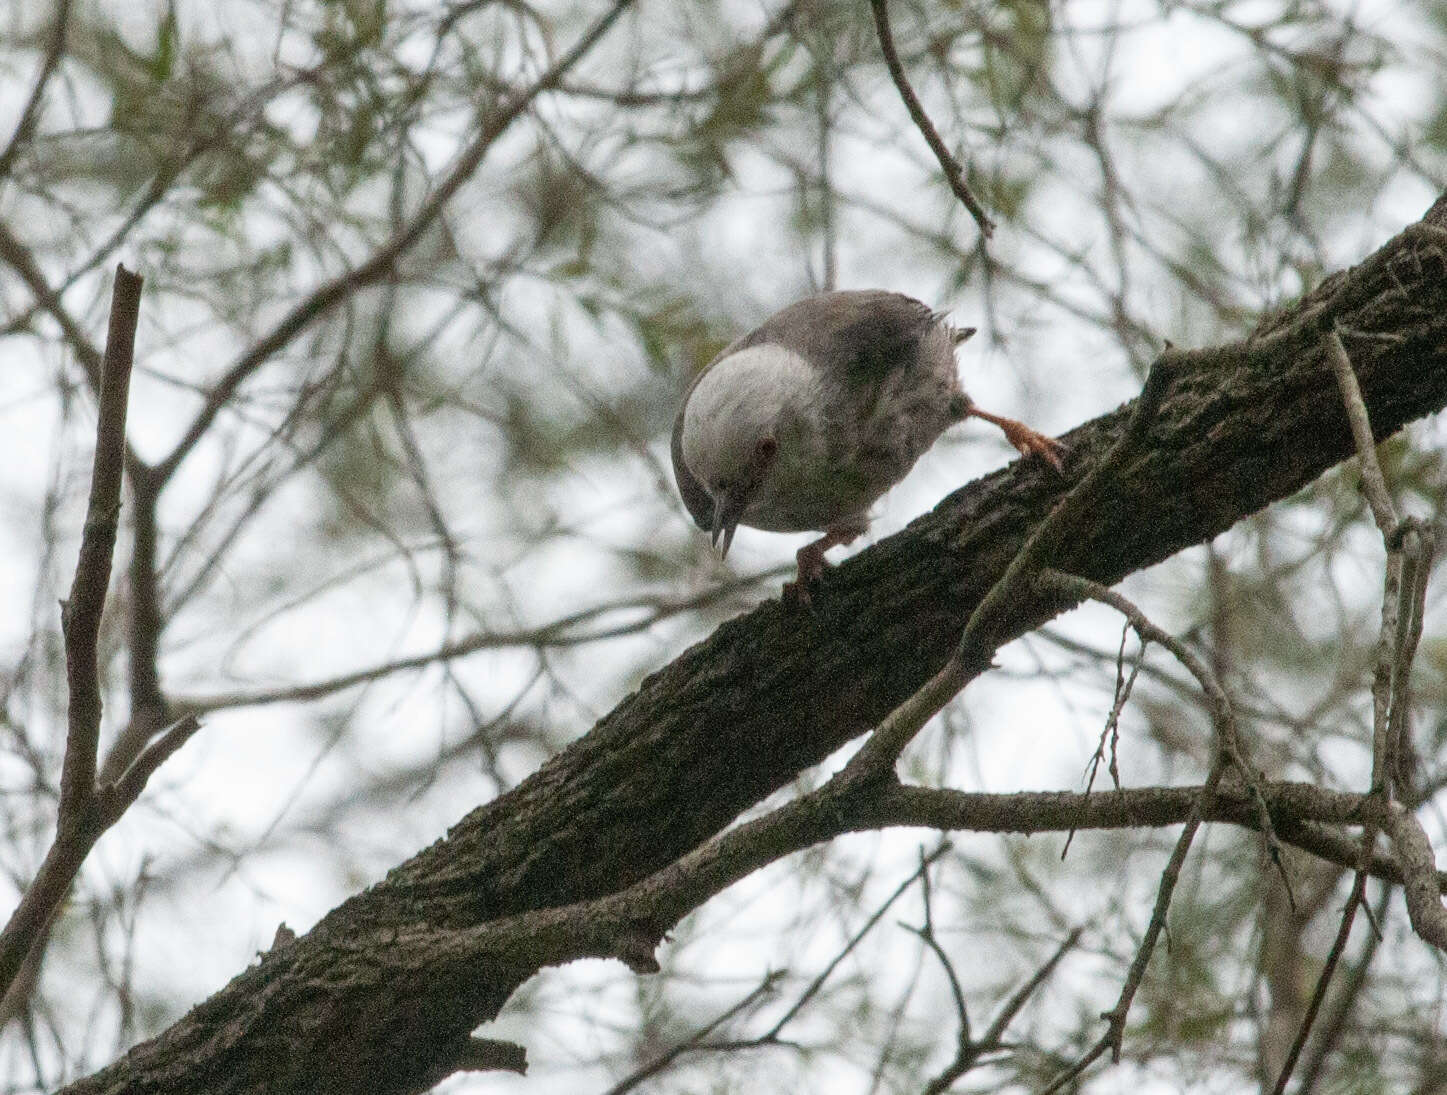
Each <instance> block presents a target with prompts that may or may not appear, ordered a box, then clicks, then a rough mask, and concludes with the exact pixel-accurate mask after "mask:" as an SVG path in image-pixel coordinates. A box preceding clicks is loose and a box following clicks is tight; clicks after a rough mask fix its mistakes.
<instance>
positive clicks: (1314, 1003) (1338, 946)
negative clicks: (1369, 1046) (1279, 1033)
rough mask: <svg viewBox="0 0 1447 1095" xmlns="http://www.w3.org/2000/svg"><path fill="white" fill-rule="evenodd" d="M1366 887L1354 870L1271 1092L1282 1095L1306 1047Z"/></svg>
mask: <svg viewBox="0 0 1447 1095" xmlns="http://www.w3.org/2000/svg"><path fill="white" fill-rule="evenodd" d="M1366 889H1367V875H1366V872H1365V871H1357V874H1356V879H1355V880H1354V881H1353V883H1352V892H1351V895H1350V896H1349V897H1348V898H1347V904H1346V908H1345V909H1344V910H1342V918H1341V923H1340V924H1339V925H1337V931H1336V938H1335V939H1334V940H1332V944H1331V950H1330V951H1328V952H1327V956H1326V962H1325V964H1324V965H1323V966H1322V970H1321V974H1320V976H1318V977H1317V979H1316V988H1315V989H1313V990H1312V994H1311V1000H1310V1001H1308V1002H1307V1005H1306V1014H1305V1015H1304V1016H1303V1017H1302V1020H1301V1027H1300V1029H1298V1030H1297V1032H1296V1038H1295V1039H1293V1040H1292V1043H1291V1049H1290V1050H1288V1051H1287V1054H1286V1061H1285V1062H1284V1063H1283V1064H1282V1066H1281V1075H1279V1076H1278V1077H1277V1078H1276V1086H1275V1087H1274V1088H1273V1089H1272V1095H1283V1093H1284V1092H1285V1091H1286V1084H1287V1081H1288V1080H1290V1079H1291V1074H1292V1072H1294V1071H1295V1069H1296V1062H1297V1061H1298V1060H1299V1059H1300V1057H1301V1051H1302V1050H1303V1049H1305V1048H1306V1039H1307V1038H1308V1037H1309V1036H1310V1034H1311V1028H1312V1027H1313V1026H1315V1025H1316V1016H1317V1013H1318V1012H1319V1011H1320V1010H1321V1004H1322V1001H1323V1000H1325V999H1326V990H1327V986H1329V985H1330V984H1331V979H1332V975H1333V974H1335V973H1336V967H1337V963H1338V962H1340V961H1341V956H1342V955H1343V954H1345V953H1346V947H1347V939H1348V938H1349V937H1350V936H1351V931H1352V923H1353V922H1354V921H1355V920H1356V912H1357V906H1358V905H1361V906H1362V907H1363V908H1365V902H1364V900H1363V899H1364V897H1365V895H1366Z"/></svg>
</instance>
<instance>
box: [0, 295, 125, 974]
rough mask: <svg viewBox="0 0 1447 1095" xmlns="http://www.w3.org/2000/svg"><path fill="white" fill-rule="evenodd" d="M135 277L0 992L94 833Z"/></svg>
mask: <svg viewBox="0 0 1447 1095" xmlns="http://www.w3.org/2000/svg"><path fill="white" fill-rule="evenodd" d="M140 300H141V278H140V277H139V276H137V275H135V274H132V273H131V272H130V271H129V270H127V269H126V268H125V267H124V266H117V267H116V280H115V286H114V289H113V291H112V296H111V314H110V330H109V333H108V335H107V340H106V351H105V357H104V362H103V368H102V372H101V380H100V409H99V412H98V415H97V422H96V444H95V458H94V462H93V470H92V473H91V489H90V500H89V503H88V505H87V508H86V516H85V530H84V532H83V533H82V536H81V544H80V557H79V559H78V560H77V562H76V567H75V579H74V581H73V582H72V584H71V590H70V597H69V598H68V599H67V600H66V602H65V603H64V605H63V607H62V610H61V626H62V629H63V630H64V632H65V665H66V677H67V680H68V682H69V687H70V706H69V715H68V725H67V730H66V741H65V759H64V760H63V761H62V766H61V775H60V802H59V805H58V807H57V814H56V833H55V840H54V842H53V843H52V844H51V846H50V849H49V850H48V851H47V852H46V855H45V859H44V860H43V861H42V862H41V864H40V869H39V870H38V871H37V872H36V875H35V878H34V879H33V880H32V882H31V884H30V886H29V887H28V888H27V889H26V891H25V893H24V894H23V895H22V896H21V898H20V903H19V904H18V905H17V906H16V908H15V911H14V912H13V913H12V914H11V916H10V919H9V921H8V922H7V923H6V925H5V928H4V931H3V932H0V996H3V995H4V993H5V992H6V991H7V990H8V989H9V987H10V985H11V984H12V982H13V981H14V980H15V977H16V975H17V974H18V973H19V971H20V969H21V966H22V964H23V963H24V961H25V958H26V956H27V955H28V954H29V953H30V951H31V949H32V948H33V947H34V946H35V944H36V941H37V940H38V939H40V938H41V937H42V936H43V935H44V934H45V931H46V926H47V925H48V924H49V923H50V920H51V917H52V916H54V915H55V910H56V909H58V908H59V907H60V905H61V903H62V902H63V901H64V900H65V898H66V895H67V894H68V893H69V892H70V887H71V884H72V883H73V882H74V881H75V876H76V874H77V873H78V872H79V871H80V867H81V864H82V863H84V861H85V857H86V855H87V854H88V853H89V852H90V849H91V848H92V847H93V846H94V844H95V842H96V840H97V839H98V838H99V837H100V834H101V833H102V832H104V830H105V825H104V823H103V821H102V816H101V811H100V810H99V809H98V808H97V807H98V802H97V797H96V790H95V766H96V749H97V743H98V742H99V739H100V722H101V695H100V669H99V655H98V646H99V642H100V624H101V614H102V612H103V610H104V608H105V599H106V592H107V590H108V588H109V586H110V573H111V556H112V553H113V552H114V549H115V542H116V529H117V526H118V524H119V520H120V504H121V502H120V498H121V478H122V468H123V467H124V464H125V451H126V403H127V397H128V394H129V391H130V379H131V364H132V361H133V359H134V355H135V338H136V325H137V322H138V320H139V317H140Z"/></svg>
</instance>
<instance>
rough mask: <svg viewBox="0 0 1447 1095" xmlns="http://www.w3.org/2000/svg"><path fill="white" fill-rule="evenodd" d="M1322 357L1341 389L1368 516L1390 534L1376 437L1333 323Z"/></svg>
mask: <svg viewBox="0 0 1447 1095" xmlns="http://www.w3.org/2000/svg"><path fill="white" fill-rule="evenodd" d="M1323 342H1324V345H1325V347H1326V360H1327V363H1328V364H1330V365H1331V371H1332V373H1333V374H1334V375H1335V376H1336V382H1337V386H1338V387H1339V388H1340V389H1341V393H1342V402H1343V403H1345V404H1346V411H1347V421H1348V422H1350V423H1351V428H1352V440H1353V441H1354V442H1356V446H1357V456H1358V458H1359V459H1360V461H1361V466H1362V491H1363V492H1364V493H1365V494H1366V496H1367V504H1368V505H1370V506H1371V507H1372V518H1373V520H1375V521H1376V523H1377V528H1378V529H1380V530H1381V533H1382V535H1383V536H1389V535H1391V532H1392V530H1393V529H1395V528H1396V527H1397V513H1396V509H1395V508H1394V507H1393V506H1392V495H1391V492H1390V491H1388V490H1387V481H1386V478H1385V477H1384V476H1383V475H1382V466H1381V464H1379V463H1378V462H1377V440H1376V437H1375V436H1374V435H1373V434H1372V424H1371V421H1370V420H1369V419H1368V417H1367V405H1366V402H1365V401H1364V400H1363V399H1362V390H1361V388H1360V387H1359V386H1358V384H1357V376H1356V373H1355V372H1354V371H1353V370H1352V362H1351V358H1350V357H1348V356H1347V351H1346V346H1345V345H1343V343H1342V340H1341V334H1340V333H1339V332H1338V331H1337V329H1336V328H1335V327H1333V328H1332V329H1331V330H1329V331H1328V332H1327V333H1326V336H1325V338H1324V340H1323Z"/></svg>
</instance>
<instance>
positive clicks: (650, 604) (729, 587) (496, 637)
mask: <svg viewBox="0 0 1447 1095" xmlns="http://www.w3.org/2000/svg"><path fill="white" fill-rule="evenodd" d="M782 573H784V570H783V569H782V568H778V567H775V568H771V569H769V570H767V571H763V572H761V573H758V574H753V575H747V576H743V577H739V578H731V579H729V580H727V581H723V582H719V583H717V584H715V585H710V586H709V587H708V588H707V589H703V590H700V591H699V592H698V593H696V594H693V595H691V596H688V597H679V598H663V597H646V596H645V597H636V598H629V599H627V600H623V601H616V602H612V603H609V604H604V605H595V606H593V607H591V608H585V609H582V610H580V611H578V612H571V613H569V614H568V615H566V616H561V617H558V618H557V619H554V620H550V621H548V622H547V623H544V624H539V625H537V626H536V627H524V628H520V629H518V630H516V631H479V632H476V633H474V634H472V635H464V636H462V637H461V638H458V639H454V640H452V641H450V642H446V643H442V644H441V645H440V646H438V647H437V648H436V649H435V650H430V651H426V652H425V653H422V654H412V655H408V656H406V657H402V658H392V659H389V660H388V661H384V662H378V663H377V664H375V665H371V666H366V667H364V668H362V669H355V670H353V671H351V672H350V673H339V674H337V675H336V676H334V677H324V678H322V679H321V680H316V681H306V682H303V683H300V684H286V685H278V686H276V687H274V688H255V689H238V690H236V691H234V692H215V693H211V694H209V695H207V694H200V695H193V696H176V697H174V698H173V699H172V700H171V702H170V707H171V709H172V710H174V711H177V712H188V713H191V714H197V715H205V714H209V713H211V712H213V711H221V710H227V709H232V708H237V707H259V706H265V705H267V704H273V703H296V702H302V701H305V700H314V699H321V698H322V697H325V696H329V695H331V694H333V693H335V692H341V691H345V690H346V689H348V688H355V687H357V686H359V685H363V684H370V683H372V682H373V681H378V680H382V679H383V678H385V677H389V676H391V675H393V674H395V673H405V672H407V671H409V670H414V669H425V668H427V667H428V666H431V665H434V664H437V663H444V662H449V661H453V660H455V659H458V658H464V657H467V656H468V655H470V654H475V653H477V652H479V651H482V650H499V649H507V648H518V647H533V648H542V647H571V646H582V645H585V644H587V643H593V642H599V641H601V640H604V639H613V638H617V637H619V636H621V635H633V634H637V633H638V632H640V631H644V630H646V629H648V628H649V627H652V626H653V625H654V624H656V623H658V622H659V621H661V620H665V619H668V618H669V617H671V616H676V615H680V614H682V613H685V612H692V611H694V610H696V609H699V608H707V607H708V606H710V605H713V604H717V603H718V602H720V601H724V600H727V599H728V598H729V597H731V596H733V595H734V594H736V593H738V592H739V591H740V590H745V589H750V588H753V587H755V586H757V585H758V584H759V583H760V582H761V581H764V580H766V579H769V578H775V577H778V576H779V575H780V574H782ZM635 611H638V612H639V615H638V616H637V617H636V618H631V619H624V620H620V621H618V622H617V623H611V624H607V625H605V626H595V627H593V628H591V629H589V630H582V629H581V627H582V625H583V624H587V623H590V622H593V621H596V620H599V619H601V618H606V617H607V616H609V615H611V614H614V613H625V612H635Z"/></svg>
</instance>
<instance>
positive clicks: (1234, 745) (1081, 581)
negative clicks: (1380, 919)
mask: <svg viewBox="0 0 1447 1095" xmlns="http://www.w3.org/2000/svg"><path fill="white" fill-rule="evenodd" d="M1038 584H1039V585H1040V587H1041V588H1042V589H1046V590H1049V591H1051V592H1054V593H1057V594H1059V595H1061V596H1064V597H1069V598H1071V599H1072V600H1092V601H1099V602H1100V603H1101V604H1105V605H1109V606H1110V607H1111V608H1113V609H1115V610H1116V611H1117V612H1119V613H1120V614H1121V615H1122V616H1124V617H1125V618H1126V619H1128V620H1129V621H1130V625H1131V627H1133V628H1135V631H1136V634H1137V635H1139V636H1140V638H1141V641H1142V642H1143V643H1144V642H1148V641H1149V642H1155V643H1159V644H1160V645H1161V646H1163V647H1164V648H1165V649H1166V650H1168V651H1170V653H1171V655H1172V656H1173V657H1174V658H1175V659H1176V661H1178V662H1180V663H1181V665H1182V666H1184V667H1185V669H1186V671H1187V672H1188V673H1190V674H1191V676H1193V677H1195V678H1196V682H1197V683H1198V684H1199V685H1200V686H1201V691H1202V692H1203V693H1205V696H1206V699H1207V701H1208V703H1209V711H1210V715H1211V722H1212V725H1213V726H1214V727H1215V729H1216V734H1217V738H1218V741H1217V747H1218V748H1219V749H1220V750H1221V751H1222V753H1224V755H1225V757H1226V759H1227V760H1228V761H1230V763H1231V764H1232V765H1233V766H1234V767H1235V769H1236V770H1237V771H1238V772H1239V773H1240V774H1241V778H1242V779H1243V780H1245V781H1246V786H1247V787H1248V788H1249V789H1250V791H1251V797H1252V801H1253V802H1254V803H1255V805H1256V820H1257V828H1258V829H1259V831H1260V832H1261V836H1262V840H1263V841H1264V843H1265V844H1266V851H1267V854H1268V855H1270V857H1271V859H1272V862H1273V863H1275V865H1276V869H1277V871H1278V872H1279V873H1280V875H1281V880H1282V883H1283V885H1285V886H1286V893H1287V899H1288V901H1289V902H1290V904H1291V905H1292V907H1293V908H1294V907H1295V905H1296V899H1295V896H1294V895H1293V894H1292V892H1291V879H1290V878H1289V877H1288V876H1287V873H1286V863H1285V861H1284V860H1283V859H1282V858H1281V843H1280V841H1279V840H1278V839H1277V836H1276V828H1275V825H1274V824H1273V823H1272V820H1271V811H1270V810H1269V809H1268V808H1267V805H1266V797H1265V795H1264V793H1263V791H1262V782H1261V776H1260V773H1258V772H1257V771H1256V769H1255V768H1254V767H1253V766H1252V764H1251V762H1250V759H1249V757H1248V756H1247V754H1246V748H1245V746H1243V745H1242V744H1241V735H1240V733H1239V731H1238V730H1237V727H1236V713H1235V710H1234V708H1233V707H1232V704H1231V701H1230V698H1229V697H1228V696H1227V695H1226V690H1225V689H1224V688H1222V687H1221V682H1220V681H1219V680H1217V678H1216V674H1215V673H1213V672H1212V671H1211V669H1210V667H1209V666H1208V665H1206V663H1205V662H1203V661H1202V660H1201V659H1200V658H1199V657H1197V656H1196V653H1195V652H1194V651H1193V650H1191V649H1190V647H1188V646H1186V644H1185V643H1183V642H1181V640H1180V639H1178V638H1176V637H1175V636H1174V635H1172V634H1171V633H1170V632H1168V631H1163V630H1162V629H1161V628H1160V627H1158V626H1156V624H1154V623H1152V622H1151V620H1150V618H1149V617H1148V616H1146V614H1145V613H1143V612H1142V611H1141V610H1140V609H1139V608H1138V607H1137V606H1136V605H1135V604H1134V603H1133V602H1132V601H1130V600H1129V599H1127V598H1126V597H1123V596H1122V595H1121V594H1119V593H1117V592H1115V590H1113V589H1108V588H1107V587H1105V586H1103V585H1101V584H1100V583H1099V582H1092V581H1089V580H1087V579H1085V578H1078V577H1076V576H1074V575H1071V574H1064V573H1062V572H1060V571H1058V570H1050V569H1046V570H1044V571H1042V572H1041V574H1040V577H1039V579H1038ZM1208 782H1209V780H1208Z"/></svg>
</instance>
